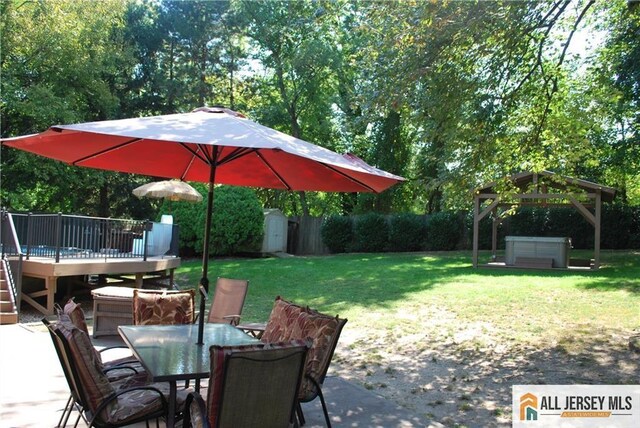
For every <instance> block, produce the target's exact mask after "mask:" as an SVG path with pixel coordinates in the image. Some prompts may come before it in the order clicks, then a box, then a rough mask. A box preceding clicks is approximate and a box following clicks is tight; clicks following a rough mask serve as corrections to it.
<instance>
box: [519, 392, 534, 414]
mask: <svg viewBox="0 0 640 428" xmlns="http://www.w3.org/2000/svg"><path fill="white" fill-rule="evenodd" d="M520 420H521V421H537V420H538V397H536V396H535V395H533V394H531V393H530V392H527V393H526V394H524V395H523V396H522V397H520Z"/></svg>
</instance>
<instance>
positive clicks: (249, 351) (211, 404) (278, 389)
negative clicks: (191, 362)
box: [183, 341, 308, 428]
mask: <svg viewBox="0 0 640 428" xmlns="http://www.w3.org/2000/svg"><path fill="white" fill-rule="evenodd" d="M307 349H308V343H307V342H302V341H294V342H291V343H286V344H277V345H273V346H268V345H267V346H265V345H257V346H256V345H250V346H244V347H242V346H241V347H221V346H212V347H211V348H210V349H209V353H210V356H211V377H210V379H209V393H208V394H207V402H206V405H205V402H204V400H203V398H202V397H201V396H200V394H198V393H191V394H189V396H188V397H187V402H186V404H185V417H184V425H183V426H184V427H199V428H200V427H207V428H208V427H242V428H263V427H273V428H278V427H282V428H286V427H289V426H291V424H292V423H293V421H294V418H295V415H294V412H295V405H296V395H297V391H298V389H299V387H300V382H301V379H302V372H303V369H304V361H305V357H306V354H307Z"/></svg>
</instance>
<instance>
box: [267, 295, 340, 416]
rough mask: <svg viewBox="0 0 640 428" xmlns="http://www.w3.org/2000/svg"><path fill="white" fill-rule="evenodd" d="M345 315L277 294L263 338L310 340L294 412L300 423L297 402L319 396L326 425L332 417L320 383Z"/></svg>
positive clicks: (322, 380) (300, 411)
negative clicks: (333, 313)
mask: <svg viewBox="0 0 640 428" xmlns="http://www.w3.org/2000/svg"><path fill="white" fill-rule="evenodd" d="M346 323H347V320H346V319H340V318H338V317H337V316H336V317H331V316H329V315H325V314H322V313H320V312H318V311H315V310H313V309H309V307H303V306H300V305H296V304H294V303H291V302H288V301H286V300H284V299H282V298H281V297H280V296H278V297H276V301H275V303H274V306H273V309H272V311H271V315H270V316H269V320H268V322H267V325H266V328H265V331H264V334H263V335H262V338H261V340H262V342H265V343H268V342H278V341H288V340H301V339H305V340H306V339H309V340H312V345H311V348H310V349H309V355H308V356H307V361H306V363H305V371H304V378H303V380H302V384H301V387H300V390H299V391H298V404H297V406H296V413H297V415H298V420H299V422H300V425H304V424H305V419H304V414H303V412H302V406H301V405H300V403H306V402H309V401H313V400H315V399H316V397H319V398H320V402H321V403H322V411H323V412H324V417H325V421H326V423H327V426H328V427H331V420H330V418H329V412H328V410H327V405H326V402H325V400H324V395H323V394H322V385H323V383H324V380H325V378H326V376H327V371H328V370H329V365H330V364H331V359H332V358H333V353H334V351H335V348H336V345H337V344H338V339H339V338H340V334H341V333H342V329H343V327H344V325H345V324H346Z"/></svg>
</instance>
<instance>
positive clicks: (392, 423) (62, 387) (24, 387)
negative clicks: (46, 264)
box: [0, 323, 442, 428]
mask: <svg viewBox="0 0 640 428" xmlns="http://www.w3.org/2000/svg"><path fill="white" fill-rule="evenodd" d="M116 342H119V338H118V337H117V336H107V337H104V338H99V339H95V340H94V343H95V344H96V345H98V346H109V345H112V344H114V343H116ZM0 349H1V350H2V352H0V427H3V428H5V427H6V428H13V427H16V428H17V427H20V428H27V427H53V426H55V424H56V423H57V422H58V420H59V418H60V414H61V412H62V409H63V408H64V405H65V404H66V401H67V399H68V397H69V389H68V386H67V383H66V381H65V378H64V375H63V373H62V369H61V367H60V363H59V361H58V357H57V355H56V353H55V350H54V348H53V344H52V343H51V338H50V337H49V334H48V333H47V332H46V329H44V327H43V326H42V325H39V324H38V323H33V324H14V325H2V326H0ZM323 391H324V394H325V399H326V400H327V405H328V407H329V413H330V415H331V420H332V424H333V425H334V426H336V427H384V428H387V427H390V428H392V427H403V428H404V427H407V428H408V427H426V426H434V427H441V426H442V425H440V424H438V423H430V422H428V421H423V420H420V419H419V418H417V417H415V416H414V415H411V414H410V412H408V411H407V410H406V409H404V408H402V407H400V406H397V405H396V404H394V403H392V402H390V401H388V400H385V399H383V398H382V397H380V396H378V395H376V394H374V393H372V392H371V391H368V390H366V389H364V388H362V387H360V386H358V385H355V384H352V383H349V382H347V381H346V380H344V379H342V378H340V377H335V376H329V377H328V378H327V380H326V382H325V386H324V388H323ZM303 409H304V413H305V417H306V419H307V424H306V425H305V426H306V427H310V428H313V427H323V426H325V421H324V416H323V413H322V408H321V405H320V400H318V399H316V400H314V401H313V402H311V403H306V404H303ZM76 415H77V413H75V412H74V416H72V417H73V418H75V416H76ZM71 425H72V424H71V423H70V424H69V426H71ZM79 426H84V424H83V423H81V424H79ZM140 426H143V425H140Z"/></svg>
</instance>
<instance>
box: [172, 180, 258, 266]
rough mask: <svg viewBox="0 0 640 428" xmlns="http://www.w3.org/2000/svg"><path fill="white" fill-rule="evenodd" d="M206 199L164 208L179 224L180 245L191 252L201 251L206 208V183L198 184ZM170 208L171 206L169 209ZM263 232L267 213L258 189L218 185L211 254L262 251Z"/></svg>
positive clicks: (184, 250) (212, 225) (215, 197)
mask: <svg viewBox="0 0 640 428" xmlns="http://www.w3.org/2000/svg"><path fill="white" fill-rule="evenodd" d="M194 187H195V188H196V189H197V190H198V191H200V193H203V195H204V196H205V200H204V201H203V202H202V203H199V204H191V203H188V202H173V203H166V202H165V206H166V208H165V206H163V208H165V209H164V210H163V211H164V212H168V211H169V209H170V210H171V214H173V216H174V223H175V224H178V225H179V227H180V248H181V251H182V252H184V253H186V254H188V255H192V254H202V248H203V245H204V220H205V215H206V210H207V202H206V185H203V184H195V185H194ZM169 207H170V208H169ZM263 235H264V214H263V212H262V206H261V205H260V202H259V200H258V198H257V196H256V194H255V192H254V191H253V190H251V189H248V188H243V187H232V186H216V188H215V191H214V201H213V217H212V224H211V248H210V253H211V254H212V255H227V254H235V253H238V252H242V251H251V252H253V251H260V247H261V245H262V238H263Z"/></svg>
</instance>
